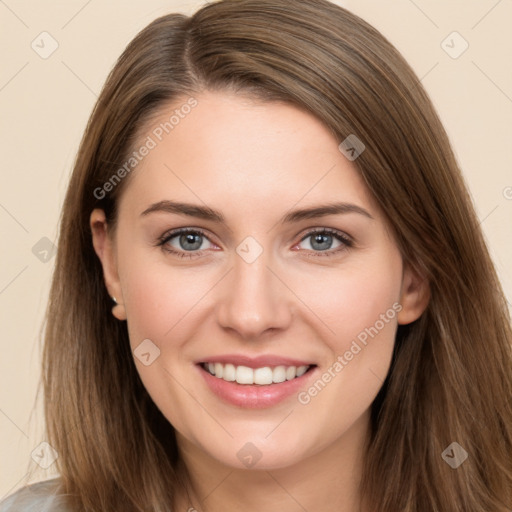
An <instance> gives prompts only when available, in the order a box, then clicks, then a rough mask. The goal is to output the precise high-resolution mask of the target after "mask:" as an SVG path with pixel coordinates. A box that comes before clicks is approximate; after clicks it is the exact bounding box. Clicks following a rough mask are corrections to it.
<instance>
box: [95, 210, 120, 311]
mask: <svg viewBox="0 0 512 512" xmlns="http://www.w3.org/2000/svg"><path fill="white" fill-rule="evenodd" d="M90 226H91V233H92V244H93V247H94V251H95V252H96V255H97V256H98V258H99V260H100V262H101V266H102V268H103V279H104V281H105V286H106V288H107V291H108V293H109V295H110V297H111V298H112V299H113V303H114V307H113V308H112V314H113V315H114V316H115V317H116V318H117V319H118V320H126V311H125V307H124V300H123V293H122V290H121V283H120V280H119V275H118V272H117V263H116V258H115V253H114V247H113V242H112V239H111V237H110V236H109V234H108V225H107V220H106V217H105V212H104V211H103V210H101V209H99V208H97V209H95V210H93V211H92V213H91V216H90ZM114 298H115V299H114Z"/></svg>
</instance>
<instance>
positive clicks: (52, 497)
mask: <svg viewBox="0 0 512 512" xmlns="http://www.w3.org/2000/svg"><path fill="white" fill-rule="evenodd" d="M59 484H60V479H59V478H54V479H52V480H46V481H44V482H38V483H35V484H32V485H27V486H25V487H22V488H21V489H20V490H19V491H16V492H15V493H14V494H11V496H9V497H8V498H6V499H4V500H3V501H2V502H0V512H72V511H71V510H70V509H69V507H67V506H66V505H65V501H64V498H63V495H62V494H60V492H59Z"/></svg>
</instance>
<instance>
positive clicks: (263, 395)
mask: <svg viewBox="0 0 512 512" xmlns="http://www.w3.org/2000/svg"><path fill="white" fill-rule="evenodd" d="M281 361H282V359H280V362H281ZM211 362H213V361H211ZM217 362H220V361H217ZM252 362H254V360H252ZM259 364H260V363H259ZM195 366H196V368H197V369H198V371H199V372H200V373H201V375H202V376H203V378H204V380H205V382H206V384H207V385H208V387H209V388H210V390H211V391H213V392H214V393H215V394H216V395H217V396H218V397H219V398H221V399H222V400H223V401H225V402H227V403H229V404H231V405H235V406H237V407H243V408H245V409H265V408H267V407H272V406H273V405H276V404H278V403H279V402H281V401H282V400H284V399H286V398H288V397H290V396H292V395H295V396H296V395H297V393H298V392H299V391H300V389H301V388H302V389H306V388H307V387H308V382H309V380H310V379H311V378H313V377H312V376H313V375H316V373H317V372H316V370H317V367H313V368H310V369H309V370H308V371H307V372H306V373H305V374H304V375H301V376H300V377H296V378H295V379H292V380H287V381H285V382H281V383H279V384H269V385H265V386H261V385H257V384H253V385H251V384H238V383H237V382H227V381H225V380H223V379H219V378H218V377H215V376H214V375H212V374H211V373H210V372H208V371H207V370H205V369H204V368H203V365H202V364H196V365H195ZM264 366H271V365H270V364H267V365H264ZM277 366H279V365H277ZM290 366H295V365H294V364H290ZM298 366H301V365H300V364H299V365H298Z"/></svg>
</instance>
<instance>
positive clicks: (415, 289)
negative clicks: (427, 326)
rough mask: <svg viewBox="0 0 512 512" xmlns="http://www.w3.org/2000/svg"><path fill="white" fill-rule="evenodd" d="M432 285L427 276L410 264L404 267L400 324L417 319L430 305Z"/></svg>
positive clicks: (398, 317)
mask: <svg viewBox="0 0 512 512" xmlns="http://www.w3.org/2000/svg"><path fill="white" fill-rule="evenodd" d="M429 300H430V286H429V283H428V280H427V279H426V277H424V276H422V275H421V274H420V273H419V272H417V271H416V270H414V269H413V268H412V267H411V266H410V265H406V266H405V268H404V273H403V278H402V290H401V295H400V305H401V306H402V309H401V310H400V312H399V313H398V316H397V319H398V324H399V325H406V324H410V323H411V322H414V321H415V320H417V319H418V318H419V317H420V316H421V315H422V313H423V312H424V311H425V309H426V308H427V306H428V302H429Z"/></svg>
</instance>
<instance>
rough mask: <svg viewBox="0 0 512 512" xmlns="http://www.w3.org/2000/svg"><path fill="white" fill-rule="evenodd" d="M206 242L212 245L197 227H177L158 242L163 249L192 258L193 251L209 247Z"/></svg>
mask: <svg viewBox="0 0 512 512" xmlns="http://www.w3.org/2000/svg"><path fill="white" fill-rule="evenodd" d="M208 244H210V246H213V244H212V243H211V242H210V240H209V239H208V238H207V237H206V235H205V234H204V233H203V232H202V231H200V230H197V229H179V230H176V231H173V232H171V233H166V234H165V235H163V237H161V238H160V239H159V242H158V245H161V246H162V247H163V248H164V250H166V251H168V252H170V253H173V254H176V255H177V256H180V257H183V258H192V257H194V256H195V254H194V253H196V252H199V251H203V250H206V249H209V248H211V247H210V246H208ZM187 253H188V254H187Z"/></svg>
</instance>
